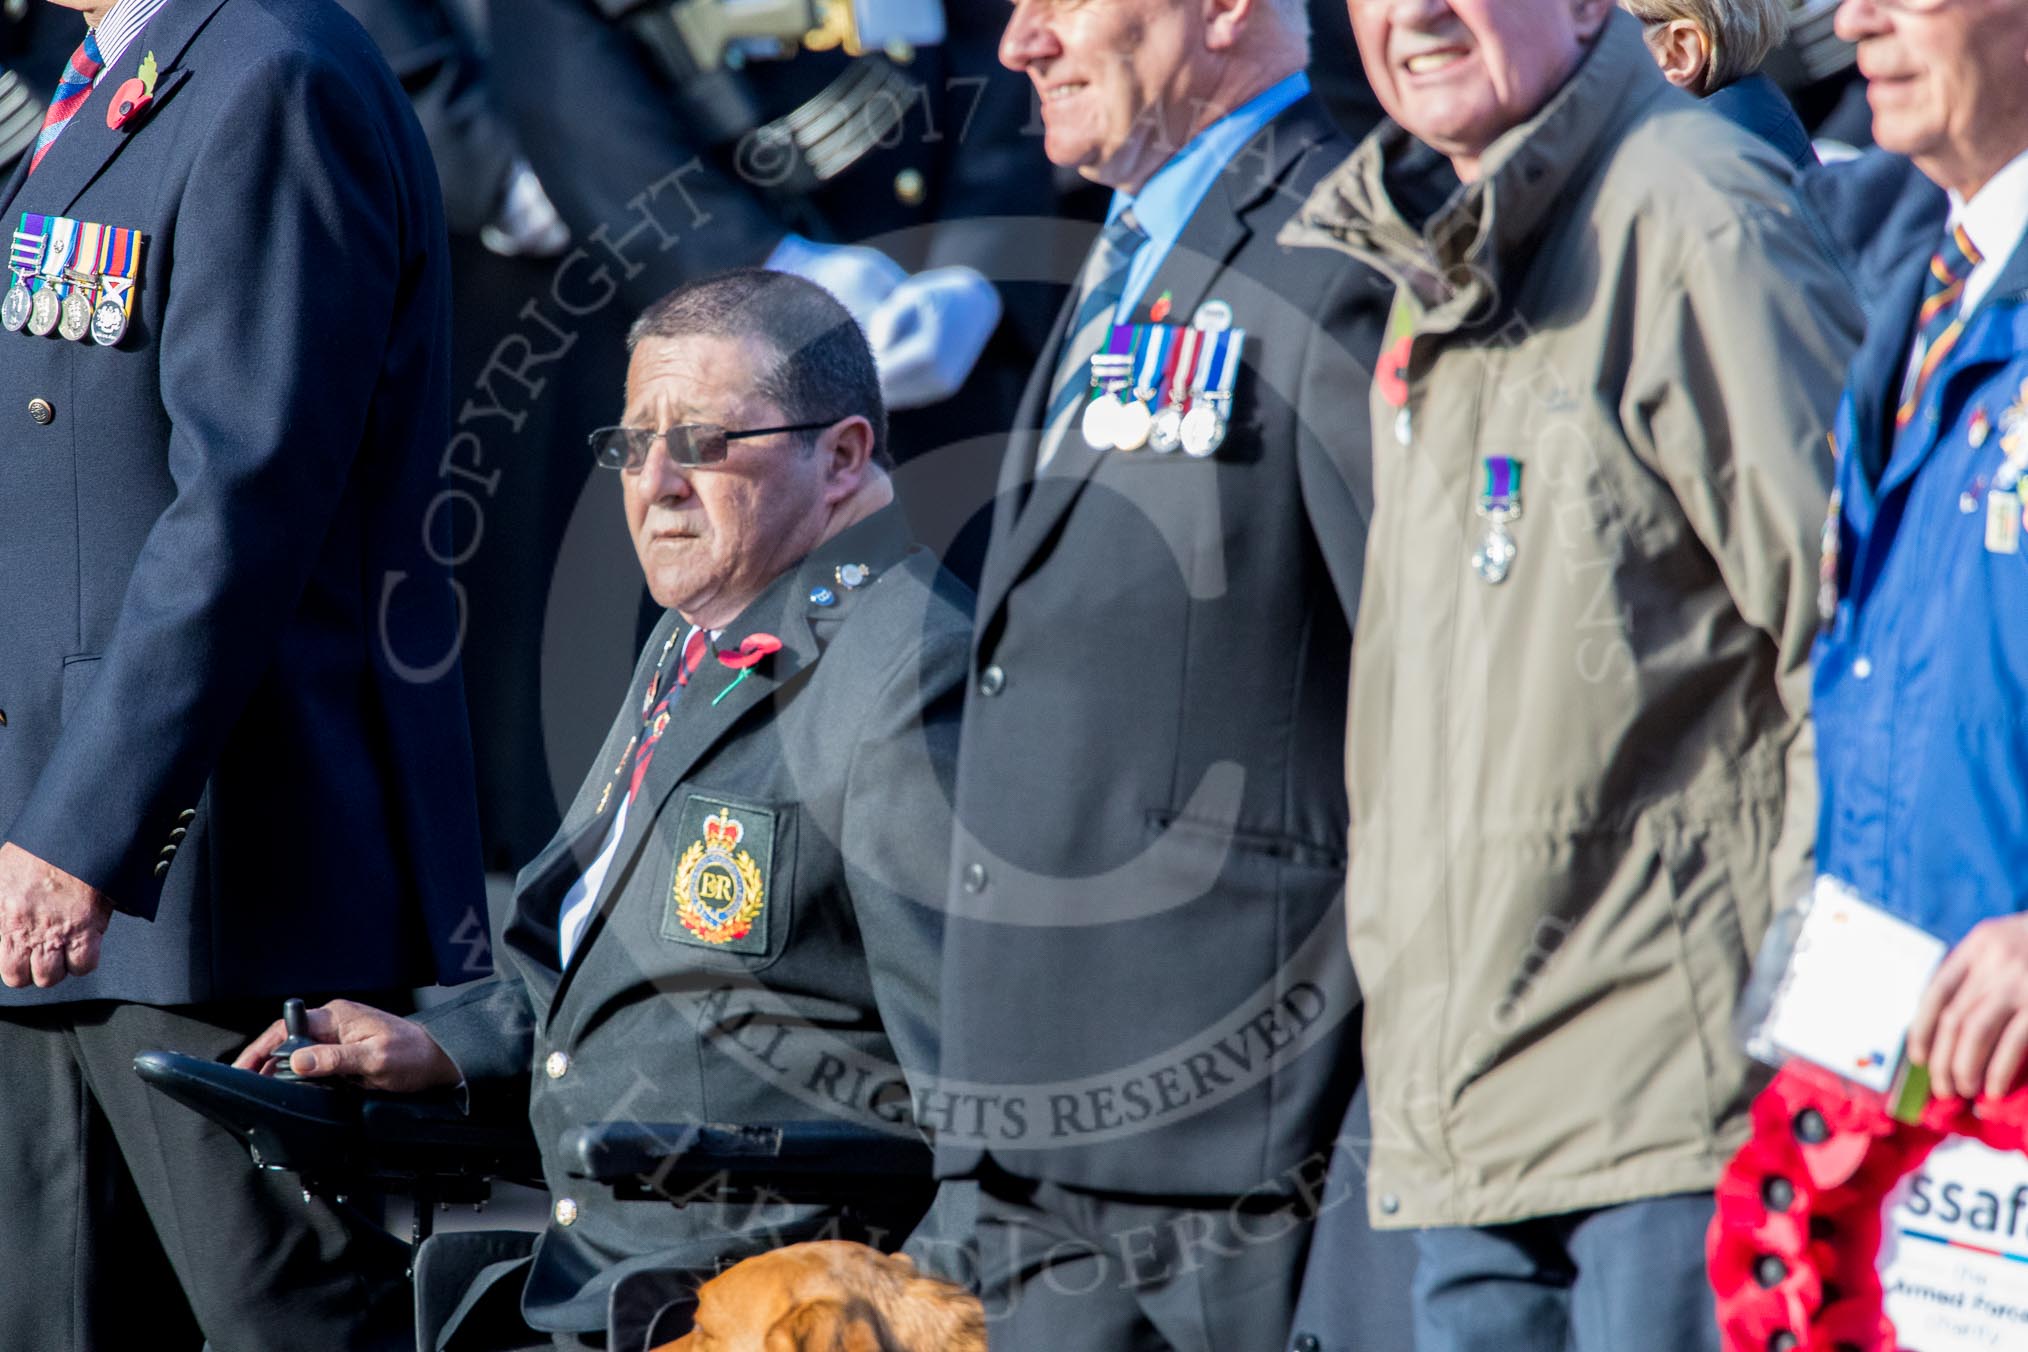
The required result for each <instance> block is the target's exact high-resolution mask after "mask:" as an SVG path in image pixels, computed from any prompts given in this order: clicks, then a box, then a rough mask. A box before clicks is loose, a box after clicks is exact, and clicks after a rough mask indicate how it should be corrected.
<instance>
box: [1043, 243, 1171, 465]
mask: <svg viewBox="0 0 2028 1352" xmlns="http://www.w3.org/2000/svg"><path fill="white" fill-rule="evenodd" d="M1147 242H1148V232H1147V231H1145V230H1143V229H1141V223H1140V222H1139V221H1137V220H1135V219H1134V212H1133V209H1132V208H1131V207H1129V208H1128V209H1127V210H1125V211H1122V212H1121V213H1120V214H1119V216H1118V217H1117V218H1115V219H1114V220H1113V221H1112V223H1111V224H1109V225H1107V226H1106V228H1105V229H1104V231H1102V232H1101V233H1100V234H1099V239H1098V244H1097V246H1096V247H1094V248H1093V249H1092V251H1091V256H1090V257H1089V258H1088V259H1086V260H1085V265H1084V271H1083V273H1082V274H1080V279H1079V288H1080V289H1079V300H1078V303H1077V315H1076V317H1075V318H1073V319H1072V320H1071V325H1070V331H1069V332H1068V333H1066V334H1065V335H1064V339H1063V351H1062V353H1061V355H1060V356H1059V358H1058V360H1057V363H1056V379H1055V380H1054V381H1052V382H1051V383H1050V387H1049V416H1048V418H1047V419H1046V420H1045V421H1044V422H1043V424H1042V441H1041V444H1040V447H1039V449H1038V451H1037V454H1036V457H1035V468H1036V470H1037V471H1038V472H1039V471H1040V470H1042V469H1043V468H1044V467H1045V466H1047V465H1048V464H1049V462H1050V460H1051V459H1053V458H1054V457H1055V455H1056V452H1057V448H1058V447H1060V446H1061V445H1062V444H1063V438H1064V437H1065V436H1066V435H1067V434H1068V433H1069V431H1070V423H1071V418H1072V415H1074V414H1075V413H1076V412H1077V407H1078V405H1079V404H1080V403H1082V402H1083V399H1084V395H1085V393H1086V392H1087V391H1089V390H1090V388H1091V359H1092V354H1093V353H1095V352H1097V351H1098V350H1099V348H1100V346H1101V345H1102V344H1104V342H1105V340H1106V335H1107V334H1108V333H1109V332H1111V330H1112V323H1113V311H1114V309H1116V308H1117V307H1118V306H1119V303H1120V297H1121V296H1122V295H1123V294H1124V293H1125V292H1126V289H1127V269H1128V267H1129V266H1131V265H1132V263H1133V261H1134V254H1135V253H1136V251H1138V250H1139V249H1140V247H1141V246H1142V245H1143V244H1146V243H1147Z"/></svg>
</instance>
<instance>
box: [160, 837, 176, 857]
mask: <svg viewBox="0 0 2028 1352" xmlns="http://www.w3.org/2000/svg"><path fill="white" fill-rule="evenodd" d="M162 857H163V858H164V859H174V858H175V857H176V845H175V843H174V842H173V841H172V842H171V843H170V844H167V845H164V846H163V847H162Z"/></svg>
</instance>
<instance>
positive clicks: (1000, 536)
mask: <svg viewBox="0 0 2028 1352" xmlns="http://www.w3.org/2000/svg"><path fill="white" fill-rule="evenodd" d="M1094 238H1096V236H1094ZM1076 315H1077V288H1076V287H1074V286H1073V287H1072V288H1071V289H1070V294H1069V295H1068V296H1066V297H1064V300H1063V308H1062V309H1061V310H1059V311H1058V312H1057V315H1056V326H1055V327H1054V328H1053V329H1051V330H1050V335H1049V341H1048V343H1046V344H1045V345H1044V346H1043V349H1042V355H1041V357H1040V359H1039V360H1037V362H1036V364H1035V369H1034V370H1033V371H1031V372H1029V375H1028V385H1027V388H1025V389H1024V390H1022V392H1021V402H1020V404H1019V405H1018V406H1017V407H1016V409H1015V410H1014V430H1013V433H1012V435H1010V436H1009V437H1008V439H1007V454H1006V456H1005V457H1004V458H1003V459H1002V460H1001V461H1000V484H999V491H998V492H997V493H996V494H995V495H994V498H993V533H992V536H991V539H992V541H993V543H994V545H996V546H997V545H1000V544H1002V543H1003V542H1005V541H1007V540H1009V539H1010V538H1012V536H1013V533H1014V523H1015V521H1016V520H1017V519H1018V518H1019V516H1020V513H1021V510H1022V508H1024V507H1025V506H1027V503H1028V492H1029V488H1030V486H1031V483H1032V481H1033V479H1034V477H1035V456H1036V454H1037V450H1038V448H1039V447H1040V446H1041V445H1042V419H1043V416H1044V414H1045V413H1047V411H1048V410H1047V409H1046V408H1045V404H1046V402H1047V401H1048V399H1049V387H1050V385H1051V384H1052V383H1053V382H1054V379H1055V376H1056V367H1057V363H1058V362H1060V361H1061V360H1062V359H1063V345H1064V343H1065V341H1067V340H1068V338H1069V337H1070V325H1071V321H1072V320H1073V319H1074V318H1075V317H1076ZM1012 562H1013V551H1012V550H1009V549H1005V548H997V547H996V548H989V549H988V550H987V553H986V558H985V562H984V563H983V564H982V565H981V566H980V576H979V601H980V605H979V614H980V615H982V616H983V615H990V614H991V613H992V612H993V609H994V607H995V606H997V605H998V603H999V600H1000V598H1001V597H1002V596H1004V595H1005V594H1006V589H1007V588H1008V587H1010V586H1012V585H1013V582H1014V579H1013V577H1012V576H1011V575H1010V574H1009V573H1008V571H1007V569H1008V568H1009V567H1010V566H1011V564H1012Z"/></svg>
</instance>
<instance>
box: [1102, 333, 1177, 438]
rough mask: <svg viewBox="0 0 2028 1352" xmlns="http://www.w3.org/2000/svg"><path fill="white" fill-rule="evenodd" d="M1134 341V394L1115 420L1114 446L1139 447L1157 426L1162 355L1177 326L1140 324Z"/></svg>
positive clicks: (1166, 349) (1167, 348) (1167, 347)
mask: <svg viewBox="0 0 2028 1352" xmlns="http://www.w3.org/2000/svg"><path fill="white" fill-rule="evenodd" d="M1136 328H1137V329H1138V331H1139V334H1140V336H1139V337H1138V338H1137V339H1136V340H1135V343H1134V397H1133V398H1132V399H1131V400H1129V401H1128V402H1127V403H1126V404H1124V405H1122V406H1121V408H1120V411H1119V414H1118V415H1117V417H1116V418H1115V420H1114V423H1113V449H1114V450H1118V451H1138V450H1140V449H1141V448H1142V447H1143V446H1145V445H1147V444H1148V434H1149V433H1150V432H1153V431H1154V430H1155V409H1154V402H1155V392H1156V389H1157V388H1158V383H1159V382H1160V381H1161V379H1162V358H1163V354H1164V353H1166V352H1167V351H1168V350H1169V345H1170V343H1171V341H1172V340H1173V338H1174V336H1175V332H1176V331H1175V330H1174V329H1172V328H1170V327H1168V326H1167V325H1165V324H1140V325H1137V326H1136Z"/></svg>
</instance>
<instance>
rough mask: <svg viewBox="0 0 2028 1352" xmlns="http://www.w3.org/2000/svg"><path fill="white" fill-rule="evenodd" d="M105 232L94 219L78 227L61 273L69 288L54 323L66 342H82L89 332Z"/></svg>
mask: <svg viewBox="0 0 2028 1352" xmlns="http://www.w3.org/2000/svg"><path fill="white" fill-rule="evenodd" d="M107 234H108V231H107V230H106V227H104V226H103V225H100V224H98V223H97V222H96V221H87V222H85V223H84V224H83V225H82V226H80V227H79V229H78V235H77V249H76V251H75V257H74V258H73V260H72V265H71V267H70V268H68V269H67V270H66V271H65V273H64V279H65V282H66V284H67V285H68V287H69V290H68V291H67V292H66V293H65V295H64V298H63V317H62V318H61V319H60V320H58V321H57V326H56V331H57V332H58V333H60V334H62V335H63V336H64V338H65V339H66V340H67V341H69V342H73V343H76V342H82V341H83V340H84V339H86V338H88V337H90V336H91V331H92V310H93V309H94V307H96V306H97V305H98V299H99V274H100V272H101V270H102V269H103V268H104V267H105V246H106V236H107Z"/></svg>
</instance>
